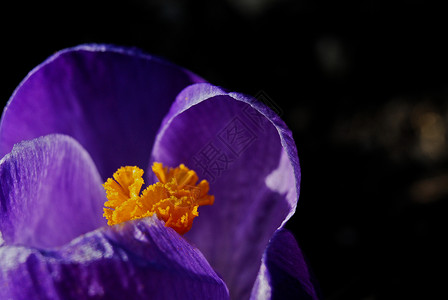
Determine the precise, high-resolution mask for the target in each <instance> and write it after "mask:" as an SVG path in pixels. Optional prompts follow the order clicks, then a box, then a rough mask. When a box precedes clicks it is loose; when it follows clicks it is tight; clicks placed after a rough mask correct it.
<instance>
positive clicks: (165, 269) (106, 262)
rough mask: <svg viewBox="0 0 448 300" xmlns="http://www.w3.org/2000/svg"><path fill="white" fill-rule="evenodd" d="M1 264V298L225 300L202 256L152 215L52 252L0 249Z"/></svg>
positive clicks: (219, 283)
mask: <svg viewBox="0 0 448 300" xmlns="http://www.w3.org/2000/svg"><path fill="white" fill-rule="evenodd" d="M0 265H1V266H2V267H1V269H0V286H2V288H1V289H0V298H1V299H15V300H21V299H24V300H25V299H26V300H28V299H37V298H36V295H39V297H38V298H39V299H61V300H62V299H64V300H70V299H136V300H138V299H195V300H197V299H198V300H201V299H217V300H220V299H228V291H227V288H226V286H225V284H224V282H223V281H222V280H221V279H220V278H219V277H218V276H217V275H216V273H215V272H214V271H213V269H212V268H211V267H210V265H209V264H208V263H207V261H206V260H205V258H204V257H203V255H202V254H201V253H200V252H199V251H198V250H197V249H195V248H193V247H192V246H191V245H190V244H188V243H187V242H186V241H185V240H184V239H183V238H181V237H180V236H179V235H178V234H177V233H176V232H175V231H174V230H172V229H171V228H167V227H165V226H164V224H163V223H162V222H161V221H159V220H158V219H157V218H155V217H154V218H151V217H149V218H146V219H142V220H138V221H135V222H133V221H131V222H126V223H124V224H121V225H116V226H113V227H104V228H101V229H98V230H96V231H93V232H91V233H88V234H86V235H85V236H81V237H79V238H78V239H76V240H74V241H72V242H71V243H70V244H68V245H66V246H64V247H62V248H60V249H58V250H56V251H40V250H36V249H30V248H21V247H12V246H4V247H0Z"/></svg>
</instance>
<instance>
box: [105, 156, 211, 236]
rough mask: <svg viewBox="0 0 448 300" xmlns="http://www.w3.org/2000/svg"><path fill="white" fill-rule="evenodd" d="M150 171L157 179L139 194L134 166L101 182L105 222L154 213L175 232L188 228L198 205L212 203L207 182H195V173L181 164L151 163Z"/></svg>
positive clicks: (137, 170) (140, 172)
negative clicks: (104, 198)
mask: <svg viewBox="0 0 448 300" xmlns="http://www.w3.org/2000/svg"><path fill="white" fill-rule="evenodd" d="M152 170H153V171H154V173H155V174H156V176H157V178H158V179H159V182H157V183H155V184H152V185H150V186H148V187H147V188H146V189H144V190H143V192H142V193H141V195H140V190H141V188H142V185H143V184H144V181H143V178H142V176H143V170H142V169H140V168H138V167H135V166H134V167H130V166H127V167H121V168H120V169H118V171H117V172H115V173H114V175H113V179H112V178H109V179H107V181H106V182H105V183H104V185H103V186H104V188H105V189H106V192H107V198H108V201H106V203H105V204H104V206H106V207H107V208H104V214H103V215H104V217H106V219H107V220H108V222H107V224H108V225H114V224H118V223H122V222H125V221H129V220H136V219H141V218H145V217H150V216H152V215H154V214H156V215H157V217H158V218H159V219H160V220H163V221H164V222H165V226H167V227H171V228H173V229H174V230H176V232H177V233H179V234H185V233H186V232H188V231H189V230H190V229H191V226H192V225H193V219H194V218H195V217H197V216H198V215H199V213H198V207H199V206H202V205H212V204H213V202H214V197H213V196H212V195H208V194H207V193H208V191H209V183H208V182H207V180H202V181H201V182H200V183H199V184H196V182H197V181H198V176H197V175H196V172H195V171H193V170H190V169H188V168H187V167H186V166H185V165H183V164H181V165H180V166H179V167H177V168H168V167H163V165H162V163H154V164H153V166H152Z"/></svg>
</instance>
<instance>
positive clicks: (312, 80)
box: [0, 0, 448, 300]
mask: <svg viewBox="0 0 448 300" xmlns="http://www.w3.org/2000/svg"><path fill="white" fill-rule="evenodd" d="M61 3H64V4H61ZM69 3H70V4H67V3H65V2H63V1H61V2H60V3H58V4H56V3H53V4H48V5H47V4H46V3H42V2H39V3H38V4H37V3H35V4H28V3H25V2H16V3H15V4H9V5H5V4H2V5H1V7H0V17H1V19H2V22H3V23H4V24H3V25H2V26H1V27H2V28H1V31H0V32H1V41H2V45H1V54H2V55H1V68H0V72H1V77H0V78H1V89H0V97H1V99H2V101H4V102H6V101H7V99H8V98H9V96H10V95H11V93H12V91H13V90H14V88H15V87H16V86H17V85H18V84H19V82H20V81H21V80H22V79H23V78H24V77H25V76H26V74H27V73H28V72H29V71H30V70H31V69H32V68H34V67H35V66H36V65H38V64H39V63H40V62H42V61H43V60H44V59H45V58H46V57H48V56H49V55H51V54H52V53H54V52H55V51H57V50H60V49H63V48H66V47H70V46H74V45H77V44H80V43H88V42H96V43H112V44H118V45H127V46H137V47H140V48H142V49H143V50H145V51H146V52H149V53H152V54H156V55H159V56H162V57H165V58H167V59H169V60H171V61H173V62H175V63H176V64H178V65H181V66H184V67H186V68H187V69H190V70H192V71H194V72H195V73H197V74H199V75H201V76H202V77H203V78H206V79H207V80H209V81H210V82H212V83H214V84H216V85H220V86H223V87H226V88H228V89H230V90H234V91H238V92H244V93H247V94H251V95H257V94H258V93H259V92H260V91H263V92H264V95H265V96H267V97H269V99H270V100H271V101H273V102H274V103H275V104H276V105H278V107H280V108H281V114H282V118H283V119H284V120H285V121H286V123H287V124H288V126H289V127H290V128H291V129H292V130H293V133H294V137H295V140H296V143H297V147H298V152H299V157H300V160H301V165H302V192H301V195H300V201H299V205H298V210H297V213H296V215H295V216H294V217H293V219H292V220H291V222H289V224H288V228H290V229H291V230H292V231H293V232H294V234H295V236H296V238H297V240H298V242H299V243H300V245H301V248H302V249H303V251H304V253H305V255H306V256H307V258H308V260H309V264H310V266H311V268H312V269H313V271H314V274H315V276H316V278H317V280H318V282H319V284H320V289H321V292H322V295H323V298H325V299H365V300H374V299H442V298H445V297H446V291H445V290H444V289H443V286H444V285H446V279H447V276H446V268H445V266H446V259H445V254H446V253H447V247H446V246H445V244H444V242H443V240H446V236H447V232H446V228H447V221H446V220H447V219H446V212H447V200H448V199H447V198H448V155H447V154H448V152H447V138H448V135H447V134H448V81H447V79H448V74H447V67H448V58H447V57H448V56H447V53H448V52H447V50H448V46H446V45H445V42H446V39H447V38H446V37H447V35H446V26H443V24H435V22H434V21H439V20H440V19H443V16H442V18H439V17H437V12H440V11H441V9H440V8H437V7H432V6H431V5H430V4H428V2H423V1H406V2H404V1H403V2H396V3H395V2H393V3H394V4H391V3H390V2H388V3H381V2H379V1H373V0H372V1H363V0H361V1H356V2H355V1H353V2H338V3H337V4H335V3H333V2H328V3H327V2H326V1H307V0H305V1H287V0H278V1H275V0H261V1H249V0H245V1H236V0H235V1H232V0H227V1H188V2H187V1H177V0H158V1H149V0H148V1H137V0H132V1H127V2H117V1H96V2H93V1H91V2H87V1H83V0H81V1H73V2H69ZM441 12H443V11H441Z"/></svg>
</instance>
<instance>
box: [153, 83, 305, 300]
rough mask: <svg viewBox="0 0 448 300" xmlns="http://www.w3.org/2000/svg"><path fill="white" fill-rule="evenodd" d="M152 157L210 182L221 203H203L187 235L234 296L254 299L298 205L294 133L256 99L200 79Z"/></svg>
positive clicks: (177, 107) (176, 108) (175, 110)
mask: <svg viewBox="0 0 448 300" xmlns="http://www.w3.org/2000/svg"><path fill="white" fill-rule="evenodd" d="M152 160H153V161H161V162H163V163H164V164H167V165H170V166H177V165H178V164H180V163H184V164H186V165H187V166H188V167H190V168H192V169H194V170H196V171H197V172H198V174H199V176H200V178H206V179H208V180H209V181H210V182H211V192H210V193H211V194H213V195H215V204H214V205H213V206H210V207H201V208H200V211H199V214H200V216H199V218H197V219H196V220H195V223H194V224H193V229H192V230H191V231H190V232H189V233H188V234H187V235H186V237H187V238H188V239H189V240H190V241H192V242H193V243H194V244H196V245H197V246H198V248H199V249H201V251H202V253H204V255H205V257H207V259H208V260H209V262H210V264H211V265H212V266H213V268H214V269H215V270H217V272H218V273H220V274H221V275H222V276H223V278H224V280H225V282H226V283H227V285H228V287H229V290H230V293H231V295H232V298H235V299H247V298H248V297H249V295H250V292H251V289H252V285H253V283H254V281H255V278H256V276H257V272H258V270H259V267H260V263H261V258H262V254H263V251H264V249H265V248H266V245H267V243H268V241H269V239H270V237H271V236H272V234H273V233H274V232H275V230H276V229H277V228H279V227H280V226H281V225H282V224H283V223H284V222H286V220H287V219H289V217H290V216H291V215H292V214H293V213H294V211H295V208H296V204H297V198H298V194H299V185H300V167H299V162H298V157H297V150H296V148H295V144H294V140H293V139H292V136H291V132H290V131H289V130H288V129H287V127H286V125H285V124H284V123H283V121H282V120H281V119H280V118H279V117H278V116H277V115H275V114H274V113H273V112H272V111H271V110H270V109H269V108H267V107H266V106H264V105H263V104H261V103H259V102H257V101H255V100H254V99H253V98H248V97H245V96H242V95H240V94H236V93H227V92H225V91H223V90H222V89H220V88H217V87H214V86H212V85H210V84H196V85H193V86H190V87H188V88H186V89H185V90H183V91H182V92H181V93H180V94H179V96H178V97H177V99H176V102H175V103H174V104H173V106H172V108H171V110H170V112H169V113H168V115H167V117H166V118H165V119H164V121H163V123H162V127H161V129H160V131H159V133H158V135H157V138H156V142H155V144H154V148H153V154H152Z"/></svg>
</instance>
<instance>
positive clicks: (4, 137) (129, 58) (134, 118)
mask: <svg viewBox="0 0 448 300" xmlns="http://www.w3.org/2000/svg"><path fill="white" fill-rule="evenodd" d="M195 82H203V80H202V79H200V78H199V77H197V76H195V75H193V74H192V73H190V72H188V71H186V70H183V69H181V68H179V67H177V66H174V65H172V64H170V63H167V62H165V61H163V60H161V59H158V58H155V57H151V56H149V55H145V54H142V53H141V52H139V51H137V50H135V49H123V48H117V47H111V46H104V45H82V46H78V47H75V48H71V49H67V50H63V51H61V52H58V53H56V54H54V55H53V56H52V57H50V58H49V59H47V60H46V61H45V62H44V63H42V64H41V65H39V66H38V67H37V68H36V69H34V70H33V71H32V72H31V73H30V74H29V75H28V76H27V77H26V78H25V79H24V81H23V82H22V83H21V84H20V85H19V87H18V88H17V89H16V91H15V92H14V94H13V95H12V97H11V99H10V100H9V103H8V105H7V107H6V109H5V111H4V112H3V116H2V123H1V125H0V157H1V156H3V155H5V154H6V153H9V151H11V149H12V147H13V145H14V144H15V143H18V142H20V141H22V140H29V139H33V138H36V137H39V136H42V135H46V134H50V133H62V134H66V135H70V136H72V137H74V138H75V139H76V140H78V141H79V142H80V143H81V145H82V146H83V147H84V148H85V149H86V150H87V151H88V152H89V153H90V155H91V156H92V158H93V160H94V162H95V164H96V166H97V168H98V170H99V172H100V174H101V176H102V178H103V179H105V178H108V177H110V176H111V175H112V174H113V172H115V171H116V170H117V169H118V168H119V167H121V166H123V165H138V166H146V165H147V164H148V159H149V154H150V152H151V148H152V144H153V141H154V136H155V133H156V131H157V129H158V128H159V126H160V122H161V121H162V119H163V117H164V116H165V114H166V113H167V112H168V109H169V107H170V105H171V103H172V102H173V101H174V99H175V97H176V95H177V94H178V93H179V92H180V91H181V90H182V89H183V88H185V87H186V86H188V85H190V84H191V83H195Z"/></svg>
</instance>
